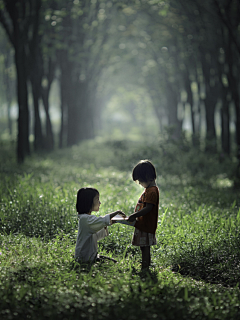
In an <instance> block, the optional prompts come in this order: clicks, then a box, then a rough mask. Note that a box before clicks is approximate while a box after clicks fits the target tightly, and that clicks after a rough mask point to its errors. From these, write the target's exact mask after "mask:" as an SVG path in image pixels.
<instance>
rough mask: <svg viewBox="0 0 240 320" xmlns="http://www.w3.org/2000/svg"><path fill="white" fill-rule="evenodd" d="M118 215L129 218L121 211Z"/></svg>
mask: <svg viewBox="0 0 240 320" xmlns="http://www.w3.org/2000/svg"><path fill="white" fill-rule="evenodd" d="M116 212H117V214H119V215H120V216H122V217H123V218H126V217H127V216H126V215H125V213H124V212H123V211H121V210H118V211H116Z"/></svg>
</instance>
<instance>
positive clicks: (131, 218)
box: [127, 203, 154, 222]
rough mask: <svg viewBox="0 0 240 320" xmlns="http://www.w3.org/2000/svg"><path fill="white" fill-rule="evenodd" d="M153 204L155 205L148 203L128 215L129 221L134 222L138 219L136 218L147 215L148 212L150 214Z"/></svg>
mask: <svg viewBox="0 0 240 320" xmlns="http://www.w3.org/2000/svg"><path fill="white" fill-rule="evenodd" d="M153 206H154V204H152V203H146V207H144V208H143V209H141V210H139V211H137V212H134V213H133V214H131V215H130V216H129V217H128V220H127V221H129V222H133V221H134V220H136V218H138V217H142V216H145V215H146V214H148V213H149V212H150V211H151V210H152V208H153Z"/></svg>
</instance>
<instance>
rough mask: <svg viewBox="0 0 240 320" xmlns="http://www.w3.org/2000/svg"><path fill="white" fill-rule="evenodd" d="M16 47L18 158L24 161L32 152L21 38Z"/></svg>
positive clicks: (20, 161)
mask: <svg viewBox="0 0 240 320" xmlns="http://www.w3.org/2000/svg"><path fill="white" fill-rule="evenodd" d="M16 39H17V40H19V41H18V43H17V45H16V48H15V63H16V70H17V96H18V107H19V113H18V140H17V159H18V162H19V163H22V162H23V161H24V159H25V157H26V156H27V155H29V154H30V145H29V109H28V89H27V73H26V68H25V57H26V56H25V52H24V45H23V44H22V43H21V41H20V38H19V37H16Z"/></svg>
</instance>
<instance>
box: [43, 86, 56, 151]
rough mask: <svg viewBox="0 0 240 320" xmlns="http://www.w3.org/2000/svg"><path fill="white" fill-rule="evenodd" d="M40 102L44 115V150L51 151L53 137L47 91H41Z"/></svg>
mask: <svg viewBox="0 0 240 320" xmlns="http://www.w3.org/2000/svg"><path fill="white" fill-rule="evenodd" d="M42 101H43V106H44V109H45V113H46V139H45V140H46V141H45V146H44V147H45V148H46V149H47V150H48V151H51V150H53V148H54V136H53V130H52V122H51V118H50V114H49V90H48V88H47V89H42Z"/></svg>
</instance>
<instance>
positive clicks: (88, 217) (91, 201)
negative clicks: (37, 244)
mask: <svg viewBox="0 0 240 320" xmlns="http://www.w3.org/2000/svg"><path fill="white" fill-rule="evenodd" d="M100 204H101V202H100V200H99V192H98V190H96V189H94V188H81V189H80V190H78V193H77V203H76V209H77V212H78V219H79V222H78V235H77V242H76V248H75V259H76V260H77V261H79V262H81V261H82V262H93V261H94V260H95V259H96V258H99V257H100V258H101V256H99V255H98V254H97V252H98V245H97V242H98V241H99V240H101V239H103V238H105V237H106V236H108V229H107V226H109V225H110V224H111V219H112V218H113V217H114V216H116V215H117V214H120V215H122V216H123V217H126V215H125V214H124V213H123V212H122V211H115V212H112V213H109V214H106V215H105V216H100V217H97V216H94V215H92V211H99V207H100ZM105 258H106V257H105ZM112 260H113V259H112Z"/></svg>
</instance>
